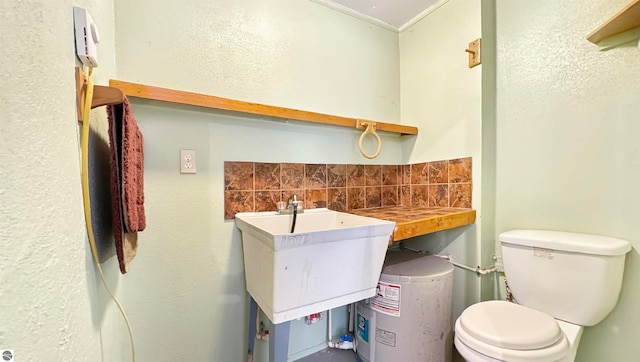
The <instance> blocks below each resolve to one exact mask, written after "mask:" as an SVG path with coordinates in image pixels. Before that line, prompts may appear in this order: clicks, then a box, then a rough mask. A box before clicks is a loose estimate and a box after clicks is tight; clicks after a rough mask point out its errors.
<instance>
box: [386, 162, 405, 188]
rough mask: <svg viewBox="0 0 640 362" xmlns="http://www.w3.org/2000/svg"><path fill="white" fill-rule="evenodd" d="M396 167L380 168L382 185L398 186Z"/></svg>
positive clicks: (398, 176)
mask: <svg viewBox="0 0 640 362" xmlns="http://www.w3.org/2000/svg"><path fill="white" fill-rule="evenodd" d="M401 167H402V166H398V165H383V166H382V185H383V186H392V185H400V181H401V180H400V170H399V169H400V168H401Z"/></svg>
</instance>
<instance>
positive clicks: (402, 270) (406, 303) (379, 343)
mask: <svg viewBox="0 0 640 362" xmlns="http://www.w3.org/2000/svg"><path fill="white" fill-rule="evenodd" d="M452 293H453V266H452V265H451V263H449V262H448V261H446V260H443V259H440V258H438V257H435V256H427V255H423V254H416V253H412V252H400V251H397V252H395V251H394V252H389V253H387V257H386V259H385V264H384V267H383V269H382V275H381V276H380V281H379V283H378V288H377V293H376V296H375V297H373V298H370V299H367V300H364V301H360V302H358V303H357V305H356V349H357V353H358V357H360V359H361V360H362V361H363V362H389V361H402V362H424V361H451V353H452V348H453V326H452V320H451V306H452V299H451V298H452Z"/></svg>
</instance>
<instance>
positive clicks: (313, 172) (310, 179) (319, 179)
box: [304, 163, 327, 190]
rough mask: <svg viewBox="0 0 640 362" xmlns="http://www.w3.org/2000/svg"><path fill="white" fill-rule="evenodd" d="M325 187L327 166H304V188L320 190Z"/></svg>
mask: <svg viewBox="0 0 640 362" xmlns="http://www.w3.org/2000/svg"><path fill="white" fill-rule="evenodd" d="M323 187H327V165H326V164H322V165H320V164H312V163H308V164H305V167H304V188H305V189H307V190H310V189H320V188H323Z"/></svg>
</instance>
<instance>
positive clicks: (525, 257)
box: [454, 230, 631, 362]
mask: <svg viewBox="0 0 640 362" xmlns="http://www.w3.org/2000/svg"><path fill="white" fill-rule="evenodd" d="M499 240H500V244H501V249H502V258H503V263H504V271H505V276H506V278H507V283H508V285H509V289H510V290H511V293H512V295H513V299H514V301H515V303H512V302H509V301H502V300H492V301H486V302H480V303H476V304H474V305H471V306H469V307H468V308H467V309H465V310H464V311H463V312H462V314H461V315H460V317H459V318H458V319H457V320H456V323H455V328H454V330H455V338H454V344H455V346H456V349H457V350H458V352H459V353H460V355H461V356H462V357H463V358H464V359H465V360H466V361H468V362H486V361H492V362H493V361H508V362H528V361H545V362H546V361H548V362H556V361H562V362H565V361H566V362H572V361H574V359H575V356H576V352H577V351H578V344H579V343H580V337H582V330H583V328H584V327H586V326H593V325H596V324H598V323H599V322H600V321H602V320H603V319H604V318H605V317H606V316H607V315H608V314H609V313H610V312H611V311H612V310H613V308H614V307H615V305H616V303H617V302H618V297H619V295H620V288H621V286H622V276H623V273H624V262H625V254H626V253H627V252H629V250H631V245H630V244H629V242H627V241H625V240H620V239H614V238H609V237H604V236H596V235H588V234H577V233H568V232H560V231H547V230H512V231H507V232H504V233H502V234H500V235H499Z"/></svg>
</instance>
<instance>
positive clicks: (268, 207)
mask: <svg viewBox="0 0 640 362" xmlns="http://www.w3.org/2000/svg"><path fill="white" fill-rule="evenodd" d="M281 197H282V193H281V191H279V190H278V191H255V194H254V200H255V205H256V206H255V211H276V210H277V206H276V202H278V201H280V198H281Z"/></svg>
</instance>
